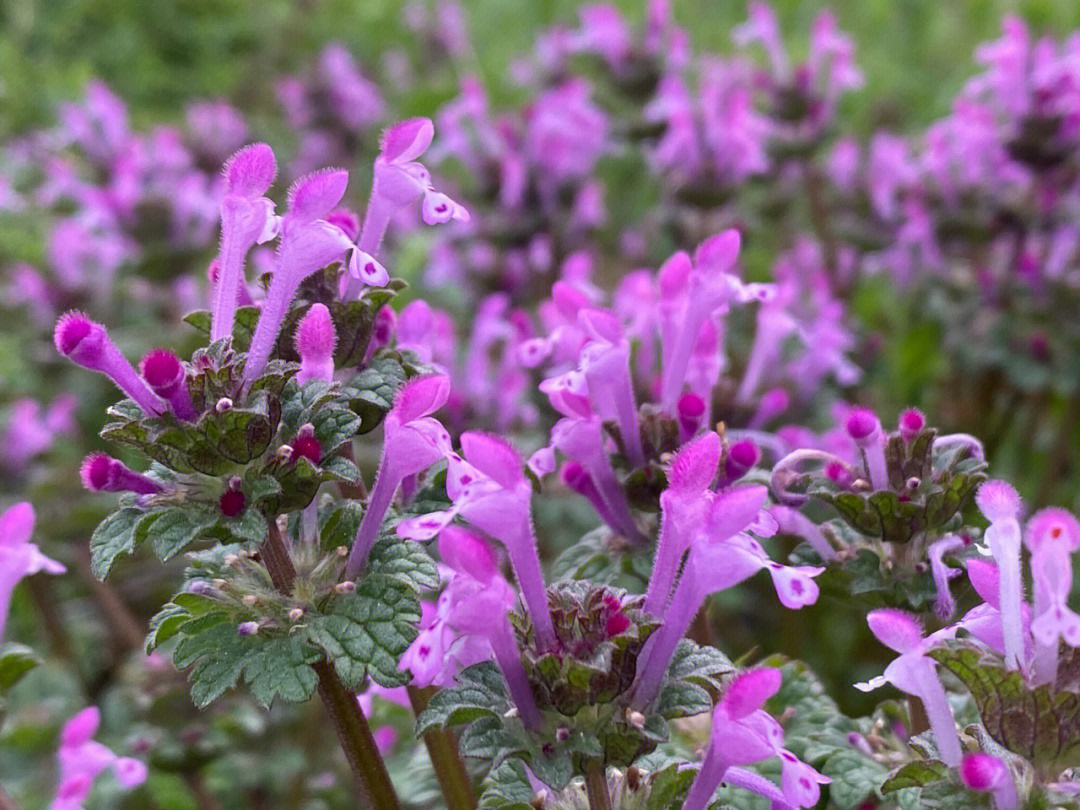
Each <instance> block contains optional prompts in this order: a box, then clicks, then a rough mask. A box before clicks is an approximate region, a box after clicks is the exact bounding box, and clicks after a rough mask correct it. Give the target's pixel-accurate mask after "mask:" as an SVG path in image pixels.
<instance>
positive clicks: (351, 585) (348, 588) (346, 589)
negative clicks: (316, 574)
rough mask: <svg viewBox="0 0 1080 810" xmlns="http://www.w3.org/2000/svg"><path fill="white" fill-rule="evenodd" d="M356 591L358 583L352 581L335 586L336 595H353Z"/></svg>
mask: <svg viewBox="0 0 1080 810" xmlns="http://www.w3.org/2000/svg"><path fill="white" fill-rule="evenodd" d="M355 590H356V583H355V582H353V581H352V580H345V582H339V583H338V584H337V585H335V586H334V593H336V594H343V593H352V592H353V591H355Z"/></svg>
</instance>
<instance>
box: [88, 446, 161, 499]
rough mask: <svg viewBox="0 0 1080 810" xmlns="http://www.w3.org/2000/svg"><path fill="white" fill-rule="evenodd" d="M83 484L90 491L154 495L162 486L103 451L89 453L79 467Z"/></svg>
mask: <svg viewBox="0 0 1080 810" xmlns="http://www.w3.org/2000/svg"><path fill="white" fill-rule="evenodd" d="M79 476H80V477H81V478H82V483H83V486H84V487H86V488H87V489H88V490H90V491H91V492H135V493H138V494H140V495H156V494H157V493H159V492H162V491H163V490H164V487H163V486H162V485H161V484H159V483H158V482H157V481H155V480H154V479H152V478H148V477H147V476H145V475H142V474H141V473H137V472H135V471H134V470H131V469H129V468H128V467H126V466H124V463H123V462H121V461H118V460H117V459H115V458H112V457H111V456H108V455H106V454H105V453H91V454H90V455H88V456H87V457H86V458H85V459H84V460H83V463H82V467H81V468H80V469H79Z"/></svg>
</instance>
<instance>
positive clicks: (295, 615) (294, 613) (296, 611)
mask: <svg viewBox="0 0 1080 810" xmlns="http://www.w3.org/2000/svg"><path fill="white" fill-rule="evenodd" d="M302 618H304V609H303V608H298V607H295V608H293V609H292V610H290V611H289V621H290V622H298V621H300V620H301V619H302Z"/></svg>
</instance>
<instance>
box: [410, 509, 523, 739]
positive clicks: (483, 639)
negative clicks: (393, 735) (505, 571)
mask: <svg viewBox="0 0 1080 810" xmlns="http://www.w3.org/2000/svg"><path fill="white" fill-rule="evenodd" d="M438 546H439V554H440V555H441V556H442V558H443V562H444V563H445V564H446V566H447V567H448V568H449V569H450V572H451V573H450V580H449V582H448V583H447V585H446V587H445V588H444V589H443V592H442V595H441V596H440V597H439V601H438V606H437V607H436V610H435V613H434V615H433V616H431V617H430V618H429V620H427V621H425V622H424V623H423V626H422V629H421V631H420V634H419V635H418V636H417V638H416V640H415V641H414V642H413V643H412V645H411V646H410V647H409V649H408V650H407V651H406V653H405V655H404V656H403V657H402V659H401V668H402V669H408V670H409V671H410V672H411V673H412V675H413V683H414V684H416V685H418V686H426V685H429V684H436V685H440V686H446V685H449V684H450V683H452V681H453V678H454V675H456V673H457V672H458V671H460V670H461V669H462V668H464V667H466V666H468V665H469V664H473V663H476V662H478V661H484V660H488V659H489V658H491V657H492V656H494V657H495V661H496V663H497V664H498V665H499V668H500V669H501V670H502V672H503V676H504V677H505V678H506V682H507V686H508V688H509V689H510V695H511V697H512V698H513V700H514V704H515V706H517V708H518V713H519V715H520V716H521V719H522V722H524V723H525V725H526V726H528V727H531V728H535V727H537V726H538V725H539V724H540V712H539V709H538V708H537V707H536V702H535V699H534V698H533V696H532V690H531V687H530V686H529V681H528V677H527V676H526V674H525V669H524V667H523V665H522V663H521V656H520V653H519V652H518V649H517V642H516V641H515V638H514V633H513V629H512V628H511V626H510V621H509V619H508V611H509V609H510V608H511V607H513V605H514V603H515V601H516V597H515V594H514V591H513V589H512V588H511V587H510V585H509V584H508V583H507V582H506V580H505V579H503V577H502V574H500V573H499V564H498V560H497V559H496V557H495V554H494V552H493V551H492V550H491V547H490V546H489V545H488V544H487V543H486V542H485V541H484V540H483V538H481V537H480V536H479V535H477V534H475V533H473V532H471V531H469V530H467V529H463V528H461V527H459V526H447V527H445V528H444V529H442V531H441V532H440V533H439V540H438Z"/></svg>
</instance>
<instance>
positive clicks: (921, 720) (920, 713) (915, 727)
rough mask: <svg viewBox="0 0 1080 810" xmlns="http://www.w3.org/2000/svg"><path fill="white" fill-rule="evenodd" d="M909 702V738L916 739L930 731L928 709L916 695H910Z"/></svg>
mask: <svg viewBox="0 0 1080 810" xmlns="http://www.w3.org/2000/svg"><path fill="white" fill-rule="evenodd" d="M907 701H908V721H909V722H910V724H911V728H909V729H908V736H909V737H914V736H915V735H916V734H922V733H923V732H924V731H929V730H930V718H929V717H927V715H926V707H925V706H923V702H922V701H921V700H919V699H918V698H917V697H915V696H914V695H908V699H907Z"/></svg>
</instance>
